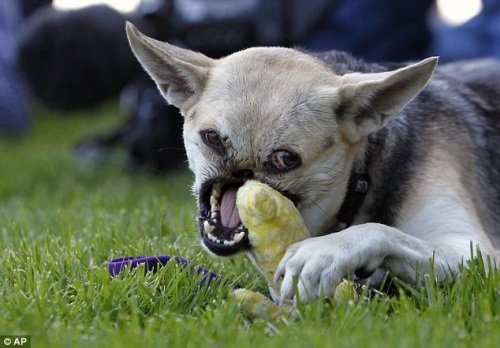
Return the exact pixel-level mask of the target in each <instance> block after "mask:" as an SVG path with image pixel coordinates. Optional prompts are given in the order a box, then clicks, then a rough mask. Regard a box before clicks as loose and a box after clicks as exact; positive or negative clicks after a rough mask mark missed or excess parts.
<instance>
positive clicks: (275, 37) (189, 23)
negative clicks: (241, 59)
mask: <svg viewBox="0 0 500 348" xmlns="http://www.w3.org/2000/svg"><path fill="white" fill-rule="evenodd" d="M336 2H337V1H335V0H314V1H303V0H286V1H285V0H143V1H142V3H141V6H140V7H139V9H138V11H137V13H136V14H135V15H136V16H135V18H136V19H137V20H138V21H140V23H136V24H138V25H139V27H141V25H142V24H144V25H146V26H147V25H149V26H150V27H152V29H153V30H154V32H150V33H151V34H153V35H154V37H155V38H157V39H160V40H168V41H170V42H172V43H176V44H181V45H183V46H186V47H188V48H190V49H193V50H197V51H200V52H203V53H205V54H207V55H209V56H212V57H219V56H223V55H227V54H229V53H233V52H235V51H238V50H241V49H244V48H248V47H250V46H263V45H283V46H290V45H292V46H293V45H296V44H300V43H303V42H304V40H305V39H306V38H307V37H308V35H310V34H311V33H312V32H313V31H314V30H315V29H316V28H317V27H318V26H319V25H320V24H321V23H322V22H323V21H324V20H325V18H326V15H327V14H328V13H329V12H330V11H329V10H330V9H331V8H332V5H333V4H334V3H336ZM141 29H144V28H143V27H141Z"/></svg>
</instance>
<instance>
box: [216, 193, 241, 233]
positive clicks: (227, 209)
mask: <svg viewBox="0 0 500 348" xmlns="http://www.w3.org/2000/svg"><path fill="white" fill-rule="evenodd" d="M237 191H238V187H237V186H231V187H229V188H228V189H227V190H226V192H224V194H223V195H222V202H221V204H220V217H221V222H222V225H223V226H225V227H229V228H235V227H236V226H238V225H239V224H240V223H241V220H240V214H239V213H238V208H237V207H236V192H237Z"/></svg>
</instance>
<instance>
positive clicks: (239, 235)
mask: <svg viewBox="0 0 500 348" xmlns="http://www.w3.org/2000/svg"><path fill="white" fill-rule="evenodd" d="M243 237H245V232H239V233H237V234H235V235H234V239H233V241H234V243H239V242H241V240H242V239H243Z"/></svg>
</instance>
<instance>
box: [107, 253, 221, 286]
mask: <svg viewBox="0 0 500 348" xmlns="http://www.w3.org/2000/svg"><path fill="white" fill-rule="evenodd" d="M172 259H173V260H174V261H175V262H177V264H179V265H181V266H182V267H188V266H190V271H191V272H193V271H194V272H196V274H197V275H201V274H203V278H202V279H201V281H200V285H201V286H204V285H205V284H207V285H208V286H210V285H211V284H212V282H213V281H214V280H216V279H219V280H220V277H219V276H218V275H217V274H216V273H214V272H212V271H209V270H208V269H206V268H203V267H201V266H198V267H196V266H194V265H192V264H191V263H190V261H188V260H187V259H185V258H183V257H180V256H170V255H159V256H139V257H132V256H125V257H119V258H117V259H113V260H111V261H109V262H108V270H109V274H110V276H111V277H116V276H118V275H119V274H120V273H121V272H122V271H123V270H125V269H128V270H129V271H131V270H133V269H134V268H137V267H138V266H139V265H141V264H145V271H146V272H153V273H155V272H157V271H158V268H161V267H163V266H165V265H166V264H167V262H169V261H170V260H172ZM189 274H191V273H189Z"/></svg>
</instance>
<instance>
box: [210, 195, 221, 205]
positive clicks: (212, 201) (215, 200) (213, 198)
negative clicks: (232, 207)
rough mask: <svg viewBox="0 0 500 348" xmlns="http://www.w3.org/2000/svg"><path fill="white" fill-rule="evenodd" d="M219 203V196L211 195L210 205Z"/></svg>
mask: <svg viewBox="0 0 500 348" xmlns="http://www.w3.org/2000/svg"><path fill="white" fill-rule="evenodd" d="M217 203H219V201H218V200H217V198H215V197H214V196H210V205H211V206H212V207H213V206H214V205H217Z"/></svg>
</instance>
